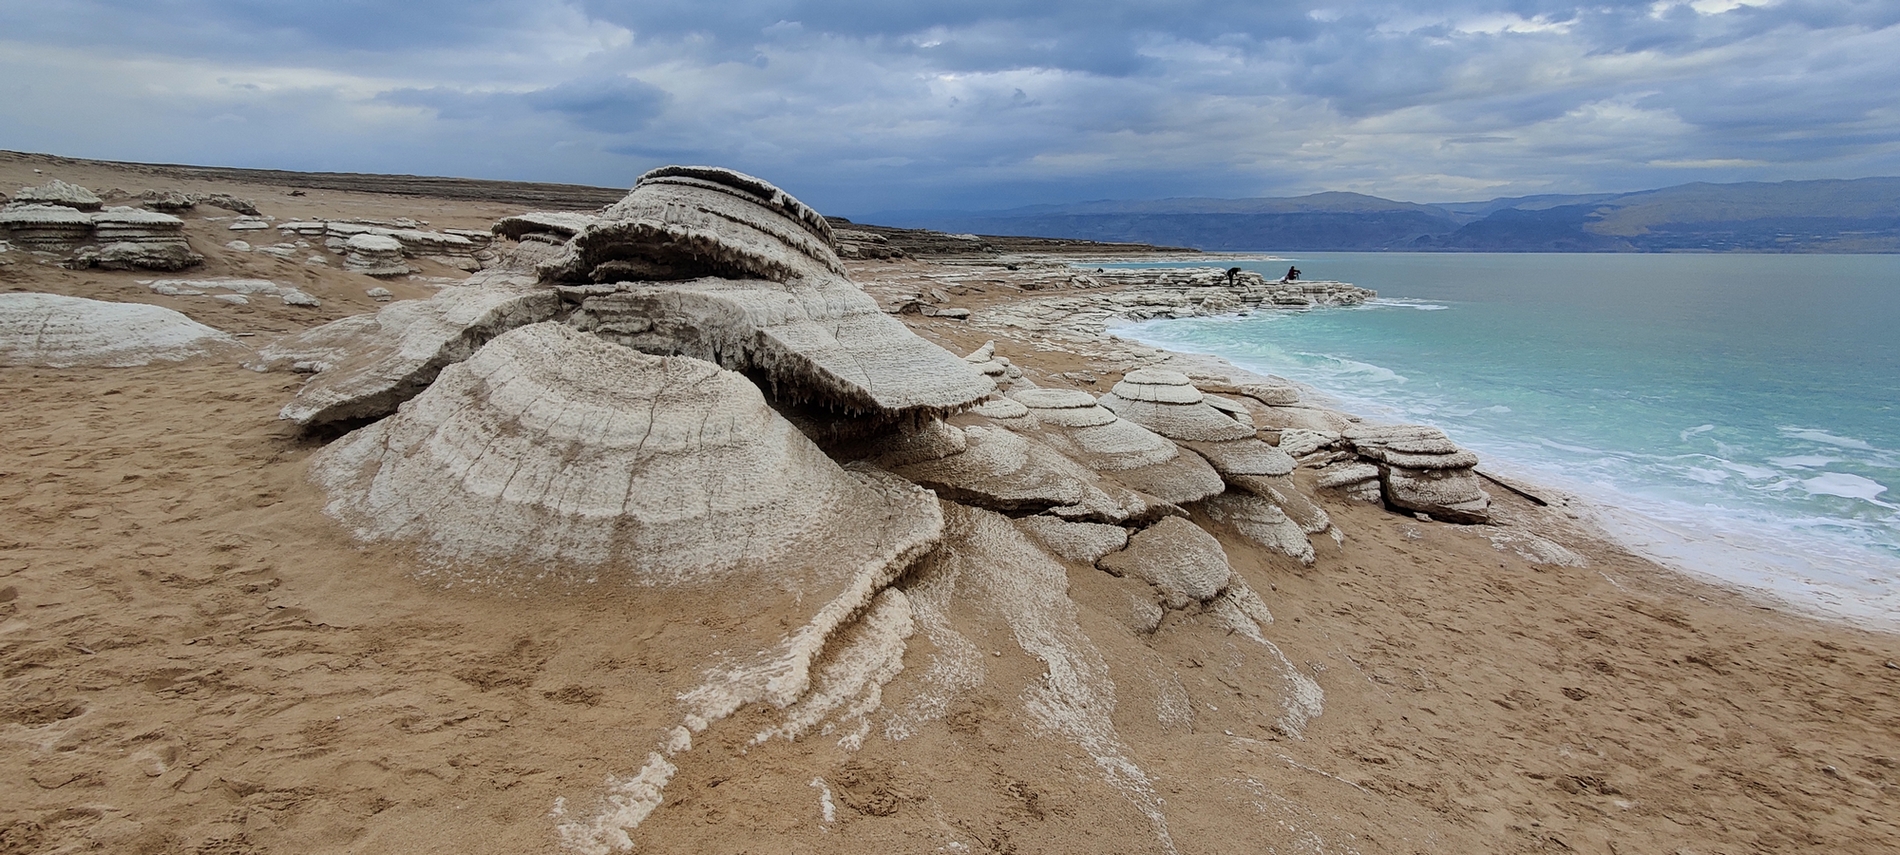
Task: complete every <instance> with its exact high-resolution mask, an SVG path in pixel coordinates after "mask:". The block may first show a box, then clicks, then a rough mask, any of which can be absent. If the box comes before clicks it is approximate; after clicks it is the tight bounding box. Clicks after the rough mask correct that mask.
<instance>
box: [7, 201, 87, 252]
mask: <svg viewBox="0 0 1900 855" xmlns="http://www.w3.org/2000/svg"><path fill="white" fill-rule="evenodd" d="M91 238H92V215H91V214H88V213H86V212H84V211H80V210H76V209H74V208H68V207H64V206H61V205H40V204H26V205H21V204H15V205H8V206H7V207H5V208H0V239H4V240H6V241H8V242H9V243H12V244H13V245H15V246H18V247H19V248H21V249H24V250H27V251H30V252H51V253H67V252H71V251H72V250H73V249H75V248H77V247H78V246H79V245H80V244H83V243H85V242H86V241H88V240H90V239H91Z"/></svg>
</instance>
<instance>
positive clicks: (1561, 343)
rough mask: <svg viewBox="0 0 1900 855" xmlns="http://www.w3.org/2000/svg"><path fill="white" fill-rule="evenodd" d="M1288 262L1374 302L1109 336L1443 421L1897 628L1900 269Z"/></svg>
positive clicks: (1504, 465) (1548, 261) (1823, 602)
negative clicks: (1365, 292)
mask: <svg viewBox="0 0 1900 855" xmlns="http://www.w3.org/2000/svg"><path fill="white" fill-rule="evenodd" d="M1293 263H1295V264H1297V265H1298V266H1299V267H1300V269H1301V270H1302V272H1303V273H1304V276H1305V278H1307V279H1337V280H1342V281H1346V282H1352V283H1355V284H1358V285H1361V286H1364V287H1368V288H1372V289H1374V290H1377V291H1378V292H1379V294H1380V298H1379V299H1378V300H1376V301H1374V302H1373V303H1371V304H1369V305H1367V306H1364V307H1360V308H1349V309H1326V310H1316V311H1306V312H1273V311H1268V312H1262V313H1258V314H1255V315H1253V316H1251V317H1245V318H1209V319H1182V320H1167V321H1152V322H1147V323H1143V324H1138V325H1133V326H1130V327H1123V328H1120V329H1118V330H1117V332H1118V333H1119V334H1121V335H1124V336H1128V337H1133V338H1136V339H1139V340H1141V341H1144V342H1146V343H1149V344H1153V345H1155V346H1159V347H1166V348H1169V349H1172V350H1182V351H1192V352H1200V353H1212V354H1216V355H1220V356H1224V357H1227V358H1228V359H1230V360H1232V361H1234V362H1235V363H1237V364H1240V365H1242V366H1244V367H1247V368H1251V369H1253V370H1256V371H1261V372H1265V373H1273V374H1279V375H1282V376H1285V377H1288V378H1291V379H1294V380H1297V381H1300V382H1303V383H1306V384H1308V385H1310V386H1312V387H1314V388H1316V389H1318V390H1320V391H1322V392H1324V393H1326V394H1328V395H1330V396H1332V397H1334V398H1337V399H1338V401H1339V403H1340V405H1341V406H1342V407H1343V408H1344V409H1346V410H1348V411H1351V412H1357V413H1359V414H1361V415H1365V416H1368V417H1371V418H1376V419H1381V420H1390V421H1406V422H1423V423H1430V424H1435V425H1438V426H1440V427H1443V428H1445V429H1446V430H1447V431H1449V432H1450V433H1451V434H1452V436H1453V437H1454V438H1456V439H1457V440H1458V441H1459V442H1460V443H1462V444H1464V445H1466V446H1468V447H1470V448H1472V449H1474V450H1476V451H1478V452H1479V453H1480V454H1481V455H1482V456H1483V457H1484V458H1485V459H1486V461H1487V463H1486V465H1487V467H1489V468H1493V469H1497V470H1499V471H1501V472H1508V473H1513V474H1517V475H1519V476H1520V477H1525V478H1529V479H1532V480H1536V481H1539V482H1542V483H1546V484H1550V485H1552V486H1556V487H1560V488H1564V489H1568V490H1571V491H1573V492H1576V493H1578V494H1580V495H1582V496H1584V497H1585V498H1588V499H1592V500H1595V501H1594V502H1593V505H1594V506H1596V507H1598V508H1600V509H1601V512H1602V514H1603V518H1602V520H1601V521H1602V522H1604V524H1605V526H1606V528H1608V529H1610V530H1611V532H1612V533H1613V534H1616V535H1617V536H1618V537H1619V538H1621V539H1623V540H1624V541H1625V542H1626V543H1629V544H1630V545H1631V546H1633V547H1636V548H1637V549H1639V550H1640V551H1644V552H1646V553H1648V554H1650V555H1652V556H1653V557H1656V558H1658V559H1659V560H1663V561H1665V562H1666V563H1670V564H1674V565H1676V566H1679V567H1682V568H1683V569H1688V570H1692V571H1696V572H1702V573H1708V574H1712V575H1716V576H1719V577H1721V578H1724V579H1727V580H1730V581H1733V582H1738V583H1741V584H1745V585H1751V586H1755V587H1758V588H1764V589H1767V590H1769V591H1772V592H1775V593H1777V594H1779V595H1782V596H1784V597H1787V598H1792V599H1796V600H1799V601H1802V602H1804V603H1807V604H1810V605H1815V606H1820V607H1822V608H1824V609H1827V610H1829V611H1833V612H1836V613H1840V614H1849V615H1854V616H1860V617H1870V618H1874V619H1877V620H1880V621H1883V622H1891V623H1900V256H1891V255H1887V256H1814V255H1768V256H1764V255H1601V254H1583V255H1553V254H1534V255H1531V254H1523V255H1519V254H1508V255H1507V254H1463V253H1461V254H1441V253H1422V254H1414V253H1312V254H1307V255H1302V256H1299V257H1297V258H1295V259H1294V260H1293ZM1287 264H1288V262H1287V261H1260V262H1255V263H1242V265H1241V266H1243V267H1248V268H1251V269H1256V270H1260V271H1261V272H1263V273H1267V274H1269V275H1270V276H1273V277H1278V276H1279V275H1280V274H1281V273H1283V272H1285V270H1286V265H1287Z"/></svg>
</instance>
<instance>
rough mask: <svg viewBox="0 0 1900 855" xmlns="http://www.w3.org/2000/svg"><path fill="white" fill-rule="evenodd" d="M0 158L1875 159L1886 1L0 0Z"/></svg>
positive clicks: (1500, 172)
mask: <svg viewBox="0 0 1900 855" xmlns="http://www.w3.org/2000/svg"><path fill="white" fill-rule="evenodd" d="M0 149H10V150H15V151H35V152H46V153H53V154H62V155H69V156H76V157H91V158H103V159H113V160H135V161H145V162H164V163H192V164H203V165H215V166H248V167H263V168H278V169H296V170H326V171H349V172H396V173H412V174H425V175H454V176H465V177H476V178H499V179H517V180H536V181H561V182H573V183H583V184H593V185H601V186H630V185H631V184H632V182H633V180H634V179H635V178H636V177H637V176H638V175H639V174H640V173H641V172H643V171H645V170H647V169H649V168H652V167H655V166H660V165H664V164H668V163H700V164H714V165H720V166H729V167H732V168H735V169H739V170H742V171H745V172H750V173H753V174H755V175H758V176H760V177H762V178H765V179H767V180H769V181H772V182H774V183H776V184H778V185H780V186H781V187H784V188H785V189H786V190H788V191H790V192H792V193H793V194H794V195H797V196H799V197H800V198H801V199H804V200H805V201H806V202H808V203H810V204H812V205H813V206H814V207H817V208H819V209H820V210H823V211H825V212H827V213H833V214H843V215H846V216H849V215H852V214H859V215H862V214H865V213H871V212H879V211H898V210H984V209H999V208H1008V207H1014V206H1019V205H1029V204H1040V203H1062V202H1076V201H1086V200H1095V199H1155V198H1165V197H1174V196H1214V197H1225V198H1241V197H1255V196H1290V195H1300V194H1305V193H1312V192H1319V191H1326V190H1347V191H1356V192H1361V193H1368V194H1372V195H1377V196H1383V197H1386V198H1392V199H1401V200H1406V201H1416V202H1447V201H1462V200H1481V199H1489V198H1493V197H1498V196H1518V195H1530V194H1537V193H1584V192H1613V191H1627V190H1641V189H1649V188H1653V187H1661V186H1668V185H1672V184H1680V183H1685V182H1690V181H1715V182H1728V181H1781V180H1790V179H1809V178H1857V177H1864V176H1872V175H1900V0H1689V1H1688V2H1678V0H1651V2H1621V0H1604V2H1599V3H1595V4H1591V5H1576V4H1574V3H1568V2H1561V1H1560V0H1447V2H1436V3H1422V2H1373V0H1343V2H1324V3H1322V2H1312V3H1307V2H1276V0H1175V2H1152V0H1040V2H1031V3H1009V2H999V0H965V2H959V3H939V4H924V3H905V2H901V0H732V2H718V0H639V1H638V2H621V0H571V2H554V1H553V0H550V2H515V0H454V2H449V0H403V2H365V0H321V2H302V3H290V2H279V0H0Z"/></svg>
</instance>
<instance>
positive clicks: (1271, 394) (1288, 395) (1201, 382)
mask: <svg viewBox="0 0 1900 855" xmlns="http://www.w3.org/2000/svg"><path fill="white" fill-rule="evenodd" d="M1189 379H1191V380H1192V381H1193V383H1194V385H1195V386H1196V387H1198V388H1199V389H1200V390H1201V391H1203V392H1216V393H1219V394H1223V395H1240V396H1243V397H1247V398H1252V399H1254V400H1256V401H1259V402H1260V403H1262V404H1265V405H1267V406H1269V407H1288V406H1292V405H1294V404H1298V403H1299V402H1300V387H1299V386H1297V385H1295V384H1294V383H1293V381H1291V380H1288V379H1286V378H1285V377H1279V376H1275V375H1272V374H1269V375H1267V376H1266V378H1265V379H1249V380H1236V379H1234V378H1233V377H1230V376H1226V375H1213V374H1190V375H1189Z"/></svg>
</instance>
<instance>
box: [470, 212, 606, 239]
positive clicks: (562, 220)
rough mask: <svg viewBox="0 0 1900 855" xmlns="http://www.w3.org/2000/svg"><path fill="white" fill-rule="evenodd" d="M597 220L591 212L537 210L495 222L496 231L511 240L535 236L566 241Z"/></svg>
mask: <svg viewBox="0 0 1900 855" xmlns="http://www.w3.org/2000/svg"><path fill="white" fill-rule="evenodd" d="M596 222H598V218H596V217H594V216H592V215H590V214H573V213H567V212H563V211H537V212H533V213H527V214H515V215H513V216H508V217H502V218H501V219H500V220H497V221H496V222H495V227H494V233H495V234H497V235H500V236H501V237H505V238H508V239H509V240H526V239H528V238H529V237H531V236H533V237H537V238H539V239H543V240H552V241H553V242H555V243H564V242H566V241H567V239H568V238H571V237H573V236H575V235H577V234H579V233H580V231H581V230H582V229H585V228H587V227H588V226H591V225H593V224H594V223H596Z"/></svg>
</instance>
